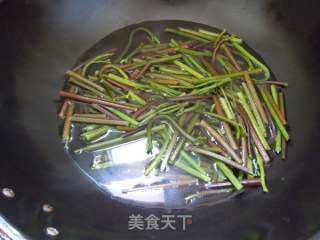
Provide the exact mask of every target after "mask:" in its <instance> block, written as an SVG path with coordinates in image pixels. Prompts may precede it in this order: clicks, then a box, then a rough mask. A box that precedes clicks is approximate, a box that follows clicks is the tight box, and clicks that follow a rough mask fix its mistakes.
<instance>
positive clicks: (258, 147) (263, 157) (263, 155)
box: [238, 106, 270, 163]
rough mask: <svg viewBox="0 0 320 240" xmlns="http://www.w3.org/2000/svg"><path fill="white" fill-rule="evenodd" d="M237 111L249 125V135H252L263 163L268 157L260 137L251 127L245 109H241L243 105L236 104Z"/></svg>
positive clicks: (267, 160)
mask: <svg viewBox="0 0 320 240" xmlns="http://www.w3.org/2000/svg"><path fill="white" fill-rule="evenodd" d="M238 111H239V112H240V114H241V115H242V117H243V119H246V121H247V123H248V126H249V128H250V133H251V137H252V139H253V142H254V144H255V145H256V147H257V149H258V151H259V153H260V154H261V157H262V159H263V161H264V162H265V163H268V162H270V157H269V155H268V153H267V151H266V150H265V149H264V147H263V145H262V143H261V141H260V139H259V137H258V135H257V133H256V131H255V130H254V128H253V126H252V124H251V122H250V120H249V117H248V115H247V113H246V111H245V110H244V109H243V107H241V106H238Z"/></svg>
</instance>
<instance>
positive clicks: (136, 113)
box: [131, 98, 160, 118]
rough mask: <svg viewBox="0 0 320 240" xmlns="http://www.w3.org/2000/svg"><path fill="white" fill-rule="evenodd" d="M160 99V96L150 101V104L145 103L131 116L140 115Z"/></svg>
mask: <svg viewBox="0 0 320 240" xmlns="http://www.w3.org/2000/svg"><path fill="white" fill-rule="evenodd" d="M159 101H160V99H159V98H157V99H154V100H152V101H150V102H149V103H148V104H146V105H144V106H143V107H142V108H140V109H139V110H138V111H136V112H134V113H133V114H132V116H131V117H133V118H137V117H139V116H140V115H141V114H142V113H143V112H145V111H146V110H148V109H149V108H150V107H151V106H152V105H156V104H157V103H158V102H159Z"/></svg>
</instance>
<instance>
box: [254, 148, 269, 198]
mask: <svg viewBox="0 0 320 240" xmlns="http://www.w3.org/2000/svg"><path fill="white" fill-rule="evenodd" d="M253 151H254V153H255V155H256V158H257V162H258V166H259V169H260V178H261V186H262V189H263V191H264V192H266V193H267V192H269V190H268V188H267V185H266V180H265V175H264V167H263V162H262V158H261V156H260V154H259V152H258V150H257V149H256V147H255V146H254V147H253Z"/></svg>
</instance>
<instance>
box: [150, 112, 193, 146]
mask: <svg viewBox="0 0 320 240" xmlns="http://www.w3.org/2000/svg"><path fill="white" fill-rule="evenodd" d="M158 119H165V120H168V121H169V122H170V123H172V125H173V126H174V128H175V129H176V130H177V131H179V132H180V133H181V134H182V135H183V136H184V137H185V138H187V139H188V140H190V141H191V142H193V143H195V144H198V142H197V139H195V138H194V137H192V136H191V135H189V134H188V133H187V132H186V131H184V130H183V129H182V128H181V127H180V126H179V124H178V123H176V122H175V121H174V120H173V119H172V118H171V117H170V116H167V115H159V116H155V117H154V118H152V119H151V120H150V121H149V122H148V126H147V138H148V140H147V146H146V148H147V151H148V152H150V151H151V150H152V148H153V144H152V139H151V131H150V130H151V127H152V124H153V123H154V121H156V120H158Z"/></svg>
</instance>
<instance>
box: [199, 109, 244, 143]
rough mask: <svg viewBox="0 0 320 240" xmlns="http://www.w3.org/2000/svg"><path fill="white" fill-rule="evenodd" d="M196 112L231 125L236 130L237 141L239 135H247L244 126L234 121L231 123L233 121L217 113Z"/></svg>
mask: <svg viewBox="0 0 320 240" xmlns="http://www.w3.org/2000/svg"><path fill="white" fill-rule="evenodd" d="M197 112H201V113H202V114H206V115H209V116H212V117H214V118H218V119H220V120H222V121H225V122H227V123H229V124H231V125H232V126H234V127H235V128H236V130H237V134H236V137H237V139H239V138H240V135H242V136H246V135H247V133H246V130H245V129H244V126H243V125H242V124H239V123H237V122H236V121H233V120H231V119H229V118H227V117H224V116H222V115H220V114H217V113H212V112H203V111H200V110H198V111H197Z"/></svg>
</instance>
